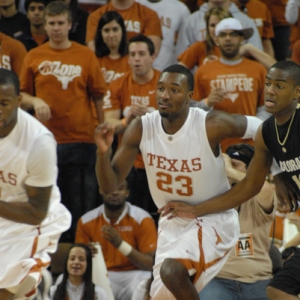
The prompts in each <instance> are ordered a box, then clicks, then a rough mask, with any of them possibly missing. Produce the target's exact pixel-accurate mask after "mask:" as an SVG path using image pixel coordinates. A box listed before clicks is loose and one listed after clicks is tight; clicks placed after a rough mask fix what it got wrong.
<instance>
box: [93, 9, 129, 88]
mask: <svg viewBox="0 0 300 300" xmlns="http://www.w3.org/2000/svg"><path fill="white" fill-rule="evenodd" d="M95 47H96V55H97V57H98V61H99V64H100V68H101V71H102V73H103V76H104V78H105V81H106V82H107V83H110V82H111V81H113V80H115V79H117V78H118V77H121V76H122V75H123V74H124V73H125V72H127V71H129V70H130V67H129V65H128V56H127V41H126V29H125V24H124V20H123V18H122V17H121V15H120V14H119V13H118V12H116V11H108V12H106V13H105V14H103V15H102V17H101V18H100V20H99V23H98V29H97V33H96V37H95Z"/></svg>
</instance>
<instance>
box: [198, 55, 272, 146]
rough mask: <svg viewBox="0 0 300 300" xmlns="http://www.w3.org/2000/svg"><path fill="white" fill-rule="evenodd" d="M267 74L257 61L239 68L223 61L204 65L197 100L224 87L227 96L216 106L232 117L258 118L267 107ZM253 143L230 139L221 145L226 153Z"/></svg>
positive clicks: (244, 60) (201, 69) (243, 62)
mask: <svg viewBox="0 0 300 300" xmlns="http://www.w3.org/2000/svg"><path fill="white" fill-rule="evenodd" d="M266 74H267V71H266V69H265V67H264V66H262V65H261V64H260V63H258V62H256V61H252V60H250V59H247V58H243V59H242V61H241V62H240V63H238V64H236V65H226V64H224V63H221V62H220V60H216V61H213V62H211V63H209V64H206V65H202V66H200V67H199V68H198V70H197V71H196V73H195V87H194V96H193V99H195V100H199V101H200V100H202V99H204V98H206V97H208V95H209V94H210V92H211V91H212V90H213V89H216V88H222V89H223V90H224V91H225V92H226V97H225V98H224V100H223V101H222V102H221V103H217V104H215V106H214V109H215V110H223V111H226V112H227V113H230V114H235V113H238V114H243V115H249V116H255V115H256V112H257V108H258V107H259V106H263V105H264V82H265V77H266ZM245 142H247V143H252V144H253V141H252V139H251V140H242V139H226V140H225V141H223V142H222V143H221V145H222V150H223V151H225V150H226V149H227V147H228V146H230V145H233V144H237V143H245Z"/></svg>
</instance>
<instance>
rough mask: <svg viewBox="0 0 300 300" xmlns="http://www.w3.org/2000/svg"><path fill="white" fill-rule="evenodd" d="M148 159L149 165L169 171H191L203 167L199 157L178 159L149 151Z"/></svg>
mask: <svg viewBox="0 0 300 300" xmlns="http://www.w3.org/2000/svg"><path fill="white" fill-rule="evenodd" d="M147 160H148V165H149V166H155V167H156V168H157V169H161V170H166V171H169V172H186V173H191V172H197V171H200V170H201V168H202V166H201V163H200V158H199V157H196V158H193V159H191V160H187V159H186V160H185V159H182V160H178V159H170V158H167V157H164V156H159V155H155V154H151V153H147Z"/></svg>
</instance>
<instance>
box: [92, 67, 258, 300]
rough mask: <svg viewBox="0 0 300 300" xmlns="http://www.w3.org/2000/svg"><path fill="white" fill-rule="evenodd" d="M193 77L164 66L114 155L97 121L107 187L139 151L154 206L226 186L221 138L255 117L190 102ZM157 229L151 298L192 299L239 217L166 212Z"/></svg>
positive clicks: (232, 238) (100, 171) (243, 132)
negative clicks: (151, 105) (149, 101)
mask: <svg viewBox="0 0 300 300" xmlns="http://www.w3.org/2000/svg"><path fill="white" fill-rule="evenodd" d="M193 85H194V82H193V75H192V73H191V72H190V71H189V70H188V69H186V68H185V67H183V66H180V65H172V66H170V67H168V68H166V69H165V70H164V71H163V72H162V73H161V76H160V78H159V81H158V83H157V88H156V99H157V104H158V111H155V112H153V113H149V114H147V115H145V116H143V117H141V118H136V119H135V120H134V121H133V122H132V124H130V126H128V129H126V131H125V134H124V137H123V140H122V144H121V146H120V148H119V149H118V151H117V152H116V154H115V156H114V158H113V160H112V162H111V161H110V153H111V152H110V146H111V143H112V140H113V134H114V128H113V127H112V126H110V125H108V124H102V125H99V126H98V128H97V129H96V133H95V141H96V144H97V147H98V151H97V165H96V171H97V177H98V182H99V184H100V185H101V187H103V189H104V190H105V192H108V191H113V190H115V189H116V188H117V187H118V186H119V185H120V184H121V183H122V182H123V180H124V179H125V177H126V176H127V174H128V172H129V171H130V168H131V167H132V164H133V162H134V158H135V156H136V154H137V153H138V152H139V151H140V152H141V153H142V156H143V160H144V163H145V167H146V171H147V177H148V181H149V187H150V191H151V194H152V197H153V200H154V201H155V203H156V205H157V207H158V208H161V207H163V206H165V205H166V203H168V202H169V201H171V200H180V201H184V202H186V203H192V204H198V203H200V202H202V201H204V200H205V199H207V197H209V195H217V194H220V193H222V192H224V191H227V190H228V189H229V183H228V180H227V177H226V171H225V167H224V162H223V159H222V154H221V150H220V146H219V143H220V141H221V140H222V139H224V138H227V137H243V136H244V137H245V138H246V137H253V135H254V133H255V132H256V129H257V127H258V125H259V124H260V123H261V121H260V120H258V119H257V118H256V117H245V116H242V115H229V114H226V113H224V112H221V111H211V112H205V111H203V110H201V109H197V108H196V109H195V108H190V107H189V102H190V100H191V99H192V95H193V92H192V91H193ZM172 217H173V218H172ZM169 218H171V219H170V220H169ZM158 232H159V236H158V245H157V252H156V257H155V266H154V281H153V283H152V286H151V292H150V295H151V297H152V299H153V300H165V299H177V300H179V299H180V300H182V299H185V300H194V299H199V296H198V293H197V291H199V290H201V289H202V288H203V287H204V286H205V285H206V284H207V283H208V282H209V281H210V280H211V279H212V278H213V277H214V276H215V275H216V274H217V273H218V271H219V270H220V268H222V266H223V265H224V263H225V261H226V258H227V254H228V252H229V251H230V249H231V248H232V247H233V246H234V244H235V243H236V241H237V238H238V235H239V225H238V217H237V213H236V212H235V211H234V210H227V211H224V212H221V213H219V214H212V215H208V216H205V217H201V218H199V219H198V218H193V219H183V218H179V217H175V218H174V216H170V215H167V216H165V217H162V218H160V220H159V229H158Z"/></svg>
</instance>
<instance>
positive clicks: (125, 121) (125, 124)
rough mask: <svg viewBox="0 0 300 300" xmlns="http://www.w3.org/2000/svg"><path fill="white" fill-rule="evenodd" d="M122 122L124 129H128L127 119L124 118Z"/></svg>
mask: <svg viewBox="0 0 300 300" xmlns="http://www.w3.org/2000/svg"><path fill="white" fill-rule="evenodd" d="M121 122H122V125H123V126H124V127H127V120H126V118H123V119H122V120H121Z"/></svg>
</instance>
